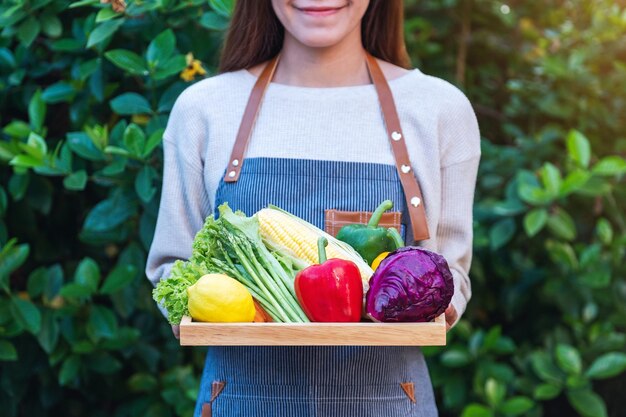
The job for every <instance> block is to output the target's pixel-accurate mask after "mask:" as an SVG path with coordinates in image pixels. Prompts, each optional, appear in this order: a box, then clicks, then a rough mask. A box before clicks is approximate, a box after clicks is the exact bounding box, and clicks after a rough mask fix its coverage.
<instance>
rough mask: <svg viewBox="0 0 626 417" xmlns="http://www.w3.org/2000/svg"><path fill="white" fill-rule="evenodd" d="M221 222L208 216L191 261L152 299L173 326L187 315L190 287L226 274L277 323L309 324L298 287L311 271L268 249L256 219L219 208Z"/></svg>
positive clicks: (176, 266)
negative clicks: (304, 272)
mask: <svg viewBox="0 0 626 417" xmlns="http://www.w3.org/2000/svg"><path fill="white" fill-rule="evenodd" d="M219 212H220V217H219V218H218V219H215V217H214V216H209V217H208V218H207V219H206V221H205V223H204V226H203V227H202V229H201V230H200V231H199V232H198V233H197V234H196V236H195V238H194V241H193V244H192V254H191V257H190V258H189V260H188V261H180V260H179V261H177V262H176V263H175V264H174V266H173V268H172V270H171V273H170V276H169V278H168V279H165V280H162V281H161V282H159V284H158V285H157V287H156V288H155V289H154V292H153V297H154V299H155V300H156V301H157V302H158V303H160V304H161V305H162V306H164V307H165V309H166V310H167V312H168V318H169V321H170V323H172V324H178V323H180V320H181V318H182V316H183V315H188V314H189V311H188V309H187V287H189V286H190V285H192V284H193V283H195V282H196V281H197V280H198V278H200V277H201V276H202V275H204V274H207V273H223V274H226V275H228V276H230V277H232V278H235V279H236V280H238V281H239V282H241V283H242V284H243V285H245V286H246V288H248V290H249V291H250V293H251V294H252V296H253V297H254V298H255V299H256V300H257V301H258V302H259V303H260V304H261V306H263V308H264V309H265V310H266V311H267V312H268V314H269V315H270V316H271V317H272V318H273V319H274V321H277V322H307V321H308V319H307V317H306V315H305V314H304V312H303V311H302V309H301V307H300V305H299V303H298V301H297V298H296V295H295V289H294V286H293V281H294V278H295V275H296V274H297V273H298V271H300V270H301V269H303V268H304V267H306V266H307V264H306V263H305V262H303V261H302V260H300V259H298V258H295V257H293V256H292V255H291V254H290V253H287V252H286V251H284V250H283V251H281V250H280V249H279V248H271V249H268V248H267V247H266V246H265V244H264V243H263V241H262V239H261V235H260V232H259V222H258V219H257V218H256V217H254V216H252V217H247V216H246V215H245V214H244V213H242V212H236V213H235V212H233V211H232V210H231V209H230V207H228V204H223V205H221V206H220V207H219Z"/></svg>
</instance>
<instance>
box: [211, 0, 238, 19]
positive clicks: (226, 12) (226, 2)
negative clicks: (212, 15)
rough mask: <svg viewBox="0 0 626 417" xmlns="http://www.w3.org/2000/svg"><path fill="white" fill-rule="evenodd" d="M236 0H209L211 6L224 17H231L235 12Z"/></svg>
mask: <svg viewBox="0 0 626 417" xmlns="http://www.w3.org/2000/svg"><path fill="white" fill-rule="evenodd" d="M234 3H235V0H209V4H210V5H211V8H212V9H213V10H215V11H216V12H218V13H219V14H221V15H222V16H224V17H230V16H231V15H232V13H233V8H234V6H235V4H234Z"/></svg>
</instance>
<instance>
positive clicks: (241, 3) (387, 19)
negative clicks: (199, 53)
mask: <svg viewBox="0 0 626 417" xmlns="http://www.w3.org/2000/svg"><path fill="white" fill-rule="evenodd" d="M403 24H404V7H403V4H402V0H370V4H369V6H368V8H367V11H366V12H365V16H363V20H362V23H361V36H362V38H363V46H364V48H365V49H366V50H367V51H368V52H369V53H370V54H372V55H374V56H375V57H377V58H380V59H382V60H385V61H387V62H391V63H392V64H395V65H398V66H401V67H404V68H410V67H411V62H410V59H409V55H408V54H407V52H406V45H405V43H404V30H403ZM284 38H285V28H284V27H283V25H282V23H280V21H279V20H278V17H276V13H274V9H273V8H272V1H271V0H237V2H236V4H235V10H234V12H233V18H232V21H231V23H230V28H229V29H228V34H227V35H226V42H225V44H224V49H223V50H222V57H221V60H220V72H228V71H237V70H240V69H244V68H246V69H247V68H250V67H253V66H255V65H257V64H260V63H262V62H265V61H267V60H268V59H271V58H273V57H274V56H276V54H278V52H280V49H281V48H282V46H283V40H284Z"/></svg>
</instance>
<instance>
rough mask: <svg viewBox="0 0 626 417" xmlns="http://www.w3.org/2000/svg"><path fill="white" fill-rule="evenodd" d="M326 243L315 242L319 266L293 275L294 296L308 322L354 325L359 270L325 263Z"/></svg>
mask: <svg viewBox="0 0 626 417" xmlns="http://www.w3.org/2000/svg"><path fill="white" fill-rule="evenodd" d="M327 244H328V241H327V240H326V238H324V237H320V238H319V239H318V241H317V248H318V252H319V263H320V265H311V266H309V267H308V268H306V269H304V270H302V271H300V272H299V273H298V274H297V275H296V280H295V289H296V296H297V297H298V301H300V305H301V306H302V309H303V310H304V312H305V313H306V315H307V317H308V318H309V319H310V320H311V321H317V322H357V321H360V320H361V311H362V305H363V283H362V281H361V274H360V273H359V268H357V266H356V265H355V264H354V262H351V261H345V260H343V259H329V260H326V245H327Z"/></svg>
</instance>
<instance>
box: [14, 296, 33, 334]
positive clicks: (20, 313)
mask: <svg viewBox="0 0 626 417" xmlns="http://www.w3.org/2000/svg"><path fill="white" fill-rule="evenodd" d="M10 310H11V314H12V315H13V318H14V319H15V321H17V322H18V323H19V324H20V325H21V326H22V327H23V328H25V329H26V330H28V331H29V332H31V333H32V334H37V333H38V332H39V329H41V313H40V312H39V309H38V308H37V307H36V306H35V305H34V304H33V303H31V302H30V301H26V300H22V299H21V298H18V297H12V298H11V306H10Z"/></svg>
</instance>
